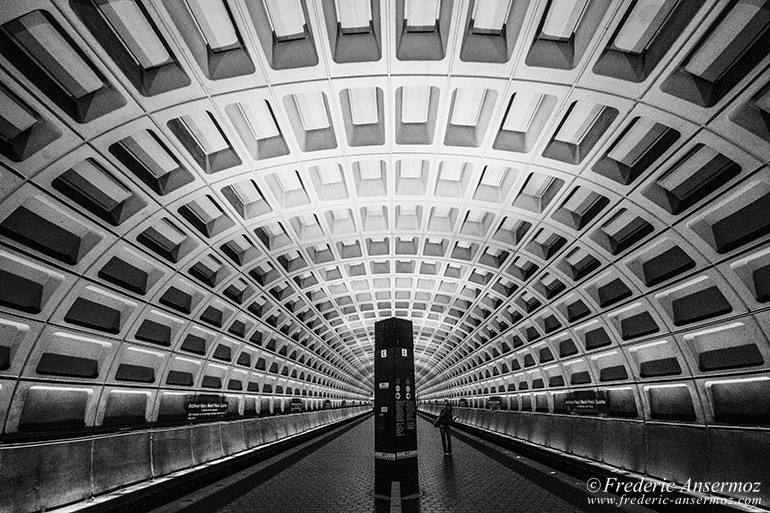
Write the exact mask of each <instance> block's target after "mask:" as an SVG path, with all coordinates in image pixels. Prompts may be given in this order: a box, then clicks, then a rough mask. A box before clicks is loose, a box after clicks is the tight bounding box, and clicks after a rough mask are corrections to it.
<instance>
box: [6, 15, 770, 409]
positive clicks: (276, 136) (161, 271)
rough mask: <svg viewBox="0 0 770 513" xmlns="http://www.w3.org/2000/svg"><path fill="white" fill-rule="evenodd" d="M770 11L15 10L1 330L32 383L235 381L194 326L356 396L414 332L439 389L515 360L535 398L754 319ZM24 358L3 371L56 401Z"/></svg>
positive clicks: (426, 384) (419, 358)
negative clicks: (396, 332) (192, 367)
mask: <svg viewBox="0 0 770 513" xmlns="http://www.w3.org/2000/svg"><path fill="white" fill-rule="evenodd" d="M769 19H770V10H769V8H768V2H762V1H755V0H741V1H738V2H726V1H705V2H686V1H679V2H677V1H674V0H638V1H630V0H629V1H625V0H624V1H617V2H611V1H609V0H591V1H590V2H585V1H584V0H576V1H572V0H551V1H546V0H542V1H538V0H531V1H526V0H513V2H508V1H505V0H501V1H480V0H476V1H475V2H474V1H473V0H454V1H452V0H442V1H436V0H421V1H419V2H409V1H407V2H406V3H405V2H404V1H403V0H383V1H378V0H372V1H371V2H367V1H363V0H360V1H359V0H307V1H306V0H280V1H279V0H265V1H264V2H262V1H261V0H226V1H222V0H152V1H141V2H134V1H132V0H93V1H91V0H71V1H67V0H25V1H21V0H18V1H8V2H5V3H4V9H3V11H2V13H0V25H1V26H2V30H0V32H2V34H0V39H1V41H0V67H1V68H2V69H1V70H0V82H2V87H1V88H0V94H2V105H3V112H4V114H3V116H2V118H3V119H2V126H0V128H2V144H0V153H2V156H1V157H0V161H1V162H2V167H1V168H0V180H1V181H0V199H2V204H0V227H1V228H2V230H1V232H0V242H1V243H2V249H0V262H2V265H0V267H2V268H3V269H4V271H3V272H4V273H5V274H6V278H7V279H9V280H10V279H11V277H15V278H13V280H15V281H9V282H8V283H13V284H14V285H15V286H18V289H16V288H14V289H13V290H10V288H9V290H6V291H5V292H0V295H3V296H4V297H3V298H2V300H0V307H1V308H2V312H4V313H3V319H4V322H5V326H6V328H4V329H6V330H7V331H8V333H11V332H12V331H13V329H12V328H13V326H15V325H24V326H27V327H28V328H26V329H28V330H32V331H33V332H34V336H30V337H27V339H29V340H30V341H27V339H25V342H24V343H23V344H20V345H18V347H16V349H15V351H21V353H18V354H23V353H24V352H25V351H26V353H27V354H29V355H31V356H30V357H29V358H30V360H29V361H37V360H35V358H37V357H39V353H42V352H44V351H45V349H41V348H39V347H38V346H40V345H41V344H43V343H45V344H47V345H46V347H49V348H50V347H51V344H55V343H56V342H51V341H50V340H51V337H48V338H46V336H45V335H40V338H39V339H37V340H39V342H38V343H37V345H36V344H35V340H36V337H37V336H38V333H41V332H44V331H45V330H50V329H62V330H64V332H66V333H70V332H71V333H78V334H82V333H83V332H87V333H88V334H90V336H92V337H94V338H95V339H98V340H114V341H117V342H118V343H119V344H118V345H119V346H120V347H121V349H120V351H127V350H128V348H130V347H134V346H135V347H145V348H148V347H149V348H153V347H154V348H157V347H158V341H159V340H162V341H163V344H161V346H162V347H161V348H160V351H161V352H160V353H158V354H162V355H163V358H164V359H166V360H171V359H174V358H177V357H178V356H179V357H184V358H187V360H190V361H193V362H195V361H197V360H196V358H198V359H200V361H201V362H204V364H205V365H212V364H213V363H211V362H214V360H217V359H218V360H220V363H219V364H217V365H219V366H220V367H221V368H222V369H224V370H221V369H220V370H215V371H212V372H213V373H214V374H216V373H217V372H220V373H225V374H226V373H227V372H230V369H231V368H237V367H238V365H237V364H236V362H235V361H230V363H227V360H226V359H222V358H215V356H214V355H213V354H212V351H213V349H208V346H206V347H207V349H206V351H208V352H205V354H204V355H203V356H201V355H197V356H196V355H195V354H192V353H190V351H189V347H188V348H183V347H182V346H183V345H184V344H185V341H186V340H188V338H189V337H188V335H189V334H191V333H197V334H198V335H197V336H198V338H202V339H205V340H208V341H209V342H210V341H212V340H216V341H220V342H222V343H223V344H224V345H226V346H228V347H229V348H231V350H232V351H234V352H237V351H245V350H246V349H244V348H246V347H253V348H255V353H257V352H259V351H263V350H269V351H270V350H273V351H276V352H278V351H279V349H281V348H283V350H284V352H283V353H278V355H277V357H276V361H278V362H288V363H290V364H291V363H292V362H291V361H292V360H295V361H297V360H304V361H307V362H314V363H308V364H307V365H306V364H305V363H302V364H301V365H300V364H299V363H297V364H296V367H297V368H298V369H300V370H301V371H302V372H307V375H308V377H309V376H310V375H311V374H313V375H315V374H317V375H318V376H321V377H322V379H321V381H322V384H323V386H324V387H331V388H329V390H331V391H332V392H333V393H335V394H338V395H340V394H341V395H340V396H341V397H351V398H363V397H368V395H369V394H370V392H371V389H372V378H373V361H372V358H373V345H374V322H375V321H377V320H378V319H382V318H387V317H391V316H396V317H402V318H408V319H410V320H411V321H412V322H413V323H414V335H415V344H416V350H415V354H416V364H417V372H418V386H419V387H420V389H421V390H422V392H423V394H424V396H426V397H431V396H437V395H440V394H441V393H446V392H447V391H448V390H453V391H469V390H475V389H476V388H477V386H481V385H473V384H472V383H474V382H476V381H483V382H485V383H486V384H485V385H484V386H488V385H489V384H492V383H494V384H497V385H498V386H500V388H502V386H503V381H502V378H498V377H497V376H498V374H499V371H500V369H501V368H502V369H503V373H505V371H506V369H508V370H509V371H511V369H509V368H508V366H507V360H503V359H501V356H500V355H501V354H503V353H507V352H509V351H519V352H520V353H521V354H519V353H516V354H517V357H520V359H521V360H522V361H524V362H527V360H526V358H525V357H526V356H527V355H529V358H530V359H532V357H533V355H534V359H533V360H532V366H533V369H534V370H533V372H535V371H536V372H540V373H541V375H543V376H546V377H547V376H549V372H550V371H549V369H550V368H552V367H553V366H554V365H553V364H549V363H548V362H549V361H551V359H549V358H543V353H542V349H550V350H551V351H552V352H558V348H559V347H560V346H559V344H560V343H561V342H563V341H565V340H568V339H569V340H573V339H574V340H575V341H578V342H581V343H579V344H577V347H578V348H579V349H577V352H578V356H576V357H574V358H576V360H575V362H578V363H577V364H578V365H583V364H584V363H581V362H587V361H589V360H591V359H592V358H593V359H594V360H595V358H597V356H590V351H591V349H592V348H591V343H592V342H591V340H594V339H596V340H595V341H594V342H593V343H595V344H598V345H597V346H596V347H604V346H605V345H607V346H610V347H606V348H604V349H602V350H601V351H600V352H601V354H600V355H599V357H606V361H608V362H609V361H611V360H612V361H614V359H617V358H625V356H622V355H621V356H618V354H619V353H618V352H617V351H614V352H613V351H611V350H610V349H612V348H614V349H616V348H617V347H618V346H620V345H624V344H626V341H628V340H632V339H633V340H636V339H638V340H643V339H645V338H646V339H652V338H661V337H665V336H666V335H667V334H669V333H679V332H681V331H682V330H683V329H685V328H684V327H685V326H686V327H688V328H690V327H692V326H699V325H700V324H703V323H709V322H710V323H713V322H714V321H715V320H725V319H727V320H729V319H731V318H732V317H735V316H740V315H744V314H746V313H747V312H749V311H753V310H756V309H761V308H762V302H763V299H762V297H764V296H763V295H762V294H764V289H762V291H758V288H757V287H758V285H757V283H755V281H754V280H755V278H753V277H752V276H753V275H752V274H751V272H750V271H745V272H743V271H740V269H748V270H756V269H766V268H767V264H768V262H770V256H768V255H769V254H770V252H768V250H767V249H762V248H759V249H757V247H758V246H757V245H758V244H762V243H763V241H764V240H765V238H766V236H765V234H766V232H767V227H768V224H769V223H770V221H768V215H767V206H766V205H767V198H768V192H767V190H768V187H770V172H769V171H768V170H767V168H766V167H763V165H764V164H766V162H767V160H768V158H770V132H769V131H768V119H769V118H768V116H770V95H768V90H767V87H766V86H767V83H768V78H770V72H768V70H767V65H768V62H770V57H768V47H769V46H770V39H769V38H770V35H768V32H767V28H768V20H769ZM747 209H748V210H747ZM751 209H753V210H751ZM752 223H753V224H752ZM742 266H743V267H742ZM760 281H761V280H760ZM765 285H766V280H764V282H763V285H761V287H764V286H765ZM761 287H760V288H761ZM25 290H28V291H30V292H29V293H28V294H27V293H25V292H24V291H25ZM711 290H716V291H717V292H716V294H713V293H706V294H705V295H698V293H699V292H701V291H711ZM709 294H711V295H709ZM682 298H685V299H684V300H685V301H686V298H691V300H692V301H694V302H695V303H698V304H692V305H688V306H683V303H682V302H681V301H680V302H679V303H677V301H678V300H682ZM702 302H707V303H710V304H714V305H717V306H718V308H717V309H716V310H711V309H709V308H708V307H702V306H699V304H700V303H702ZM100 306H101V307H102V308H103V309H102V310H99V309H98V308H99V307H100ZM682 308H684V311H685V312H690V310H696V311H701V310H702V311H703V312H705V313H703V312H701V313H702V315H700V317H699V316H698V315H693V316H691V317H688V315H689V313H687V314H683V313H682V311H680V310H681V309H682ZM715 308H716V307H715ZM115 312H119V313H118V314H116V313H115ZM682 315H684V316H685V317H686V318H687V319H686V320H684V321H683V320H682ZM696 317H697V318H696ZM29 321H32V322H29ZM725 322H726V321H725ZM14 323H16V324H14ZM693 323H694V324H693ZM9 326H10V327H9ZM757 329H758V328H757ZM35 330H37V331H35ZM68 330H69V331H68ZM143 330H144V331H143ZM196 330H197V331H196ZM597 330H598V331H601V332H602V333H604V335H597V333H598V331H597ZM46 333H47V332H46ZM9 336H10V335H9ZM79 336H81V335H79ZM597 337H598V338H597ZM605 338H606V344H605ZM270 340H272V341H273V344H274V347H272V348H271V347H266V344H268V341H270ZM40 341H45V342H40ZM276 341H277V342H276ZM581 344H582V345H581ZM65 345H66V344H65ZM210 345H211V346H212V347H213V346H214V345H215V344H210ZM284 346H285V347H284ZM70 347H73V346H70ZM82 347H83V348H88V347H91V346H90V345H89V344H88V343H82ZM116 347H118V346H116ZM520 348H524V349H520ZM87 350H88V349H83V351H87ZM62 351H63V350H62ZM115 351H118V350H117V349H115ZM522 351H523V352H522ZM763 351H764V349H763ZM525 353H526V354H525ZM14 354H16V353H14ZM120 354H123V353H120ZM259 354H261V353H259ZM35 355H38V356H35ZM571 355H572V353H569V352H567V353H564V354H562V355H552V358H553V356H556V357H557V360H558V359H562V358H564V359H569V358H570V357H572V356H571ZM113 356H114V355H113ZM284 357H285V358H284ZM303 357H304V358H303ZM115 358H118V359H119V358H120V357H115ZM256 359H257V356H256V354H255V356H254V361H256ZM187 360H185V361H187ZM9 361H11V360H10V359H9ZM25 361H26V356H23V357H21V360H13V361H11V363H10V364H9V367H10V370H9V371H8V372H9V373H10V374H9V375H11V376H13V375H15V376H20V375H26V376H27V377H35V379H40V378H39V376H33V375H34V372H33V370H30V369H27V370H22V369H26V368H25V367H24V362H25ZM488 361H489V362H491V363H487V362H488ZM592 361H593V360H592ZM624 361H625V360H624ZM206 362H209V363H206ZM222 362H224V363H222ZM199 363H200V362H199ZM214 363H215V362H214ZM501 364H504V365H505V367H503V366H502V365H501ZM164 365H166V364H164ZM168 365H169V367H168V369H170V368H171V364H168ZM175 365H176V364H175ZM179 365H182V364H179ZM281 365H283V363H281ZM527 365H529V364H527V363H525V366H527ZM626 365H627V364H626ZM253 366H254V362H251V367H253ZM602 368H612V365H609V364H608V366H605V367H602ZM6 370H7V369H6ZM257 370H258V371H260V372H263V371H265V370H267V371H268V372H269V369H257ZM559 370H561V368H559ZM490 371H491V372H490ZM485 372H486V376H485V375H484V373H485ZM112 374H114V371H113V373H112ZM223 375H224V374H223ZM113 377H114V376H113ZM113 377H107V378H106V379H108V380H109V379H113ZM485 380H486V381H485ZM487 381H488V383H487ZM498 382H499V384H498ZM321 388H322V389H323V390H326V389H325V388H323V387H321ZM9 401H10V399H9Z"/></svg>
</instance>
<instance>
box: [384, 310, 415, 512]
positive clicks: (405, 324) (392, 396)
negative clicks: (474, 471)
mask: <svg viewBox="0 0 770 513" xmlns="http://www.w3.org/2000/svg"><path fill="white" fill-rule="evenodd" d="M374 348H375V355H374V381H375V391H374V411H375V417H374V419H375V420H374V494H375V497H377V498H382V499H388V498H390V491H391V490H390V489H391V485H392V483H393V481H398V482H399V483H400V485H401V498H402V499H410V498H416V497H418V496H419V491H420V490H419V481H418V477H417V401H416V400H415V387H414V341H413V339H412V322H411V321H408V320H404V319H396V318H390V319H386V320H383V321H378V322H376V323H375V324H374Z"/></svg>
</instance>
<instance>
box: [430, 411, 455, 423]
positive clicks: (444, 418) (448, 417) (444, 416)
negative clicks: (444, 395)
mask: <svg viewBox="0 0 770 513" xmlns="http://www.w3.org/2000/svg"><path fill="white" fill-rule="evenodd" d="M453 420H454V416H453V415H452V409H451V408H445V409H443V410H441V413H440V414H439V416H438V418H437V419H436V422H434V423H433V425H434V426H436V427H441V426H450V425H451V424H452V421H453Z"/></svg>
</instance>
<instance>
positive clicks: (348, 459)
mask: <svg viewBox="0 0 770 513" xmlns="http://www.w3.org/2000/svg"><path fill="white" fill-rule="evenodd" d="M373 431H374V419H373V417H372V416H367V417H364V418H363V419H360V420H358V421H353V422H352V423H349V424H347V425H345V426H342V427H339V428H337V429H335V430H334V431H332V432H330V433H328V434H326V435H324V436H322V437H320V438H319V439H315V440H312V441H308V442H307V443H305V444H302V445H300V446H297V447H294V448H292V449H291V450H289V451H286V452H283V453H281V454H280V455H277V456H275V457H273V458H269V459H267V460H265V461H262V462H260V463H259V464H258V465H254V466H251V467H249V468H246V469H243V471H240V472H238V473H236V474H234V475H232V476H230V477H228V478H226V479H223V480H221V481H218V482H215V483H212V484H210V485H208V486H205V487H202V488H200V489H196V490H195V491H194V492H193V493H191V494H189V495H187V496H185V497H181V498H179V499H177V500H174V501H172V502H170V503H168V504H165V505H164V506H162V507H159V508H156V509H155V510H153V513H172V512H186V513H193V512H222V513H251V512H255V511H269V512H292V513H314V512H317V513H321V512H323V513H343V512H351V513H353V512H380V511H383V512H385V511H388V512H390V511H404V512H407V511H413V512H417V511H419V512H421V513H434V512H453V513H463V512H468V513H478V512H483V513H496V512H499V513H508V512H514V511H515V512H529V511H533V512H534V511H537V512H546V511H547V512H572V511H618V510H619V508H617V507H615V506H613V507H609V506H602V505H596V504H589V498H590V497H592V496H591V495H589V494H588V493H586V491H585V482H583V481H580V480H578V479H576V478H574V477H570V476H569V475H566V474H563V473H561V472H559V471H558V470H554V469H551V468H548V467H545V466H543V465H541V464H538V463H537V462H534V461H531V460H528V459H527V458H526V457H524V456H520V455H517V454H515V453H513V452H511V451H509V450H506V449H505V448H503V447H500V446H497V445H496V444H494V443H490V442H488V441H485V440H483V439H481V438H479V437H477V436H475V435H473V434H469V433H467V432H461V431H458V430H454V432H453V434H454V435H455V436H454V438H453V452H452V455H451V456H447V455H444V453H443V449H442V446H441V440H440V435H439V432H438V430H437V429H436V428H434V427H433V425H432V423H431V422H430V420H426V418H424V417H419V420H418V424H417V436H418V450H419V474H420V489H421V492H422V496H421V497H420V499H419V500H415V501H408V503H407V501H405V502H404V503H403V505H402V504H401V503H400V502H399V501H398V500H394V501H382V500H375V499H374V498H373V497H372V495H371V492H372V490H373V489H374V470H373V469H374V461H373V453H374V447H373ZM402 508H403V509H402ZM620 510H621V511H623V510H627V511H638V512H644V511H649V510H646V509H644V508H634V509H630V510H629V509H620Z"/></svg>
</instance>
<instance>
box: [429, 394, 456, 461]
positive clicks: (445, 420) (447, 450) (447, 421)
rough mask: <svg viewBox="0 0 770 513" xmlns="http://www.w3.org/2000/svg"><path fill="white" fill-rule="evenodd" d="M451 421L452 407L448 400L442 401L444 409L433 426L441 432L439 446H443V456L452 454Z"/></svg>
mask: <svg viewBox="0 0 770 513" xmlns="http://www.w3.org/2000/svg"><path fill="white" fill-rule="evenodd" d="M453 421H454V416H453V415H452V405H451V404H449V400H446V401H444V409H443V410H441V413H440V414H439V416H438V418H437V419H436V422H435V423H434V424H433V425H434V426H436V427H437V428H439V431H441V445H443V446H444V454H452V429H451V427H450V426H451V425H452V422H453Z"/></svg>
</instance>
